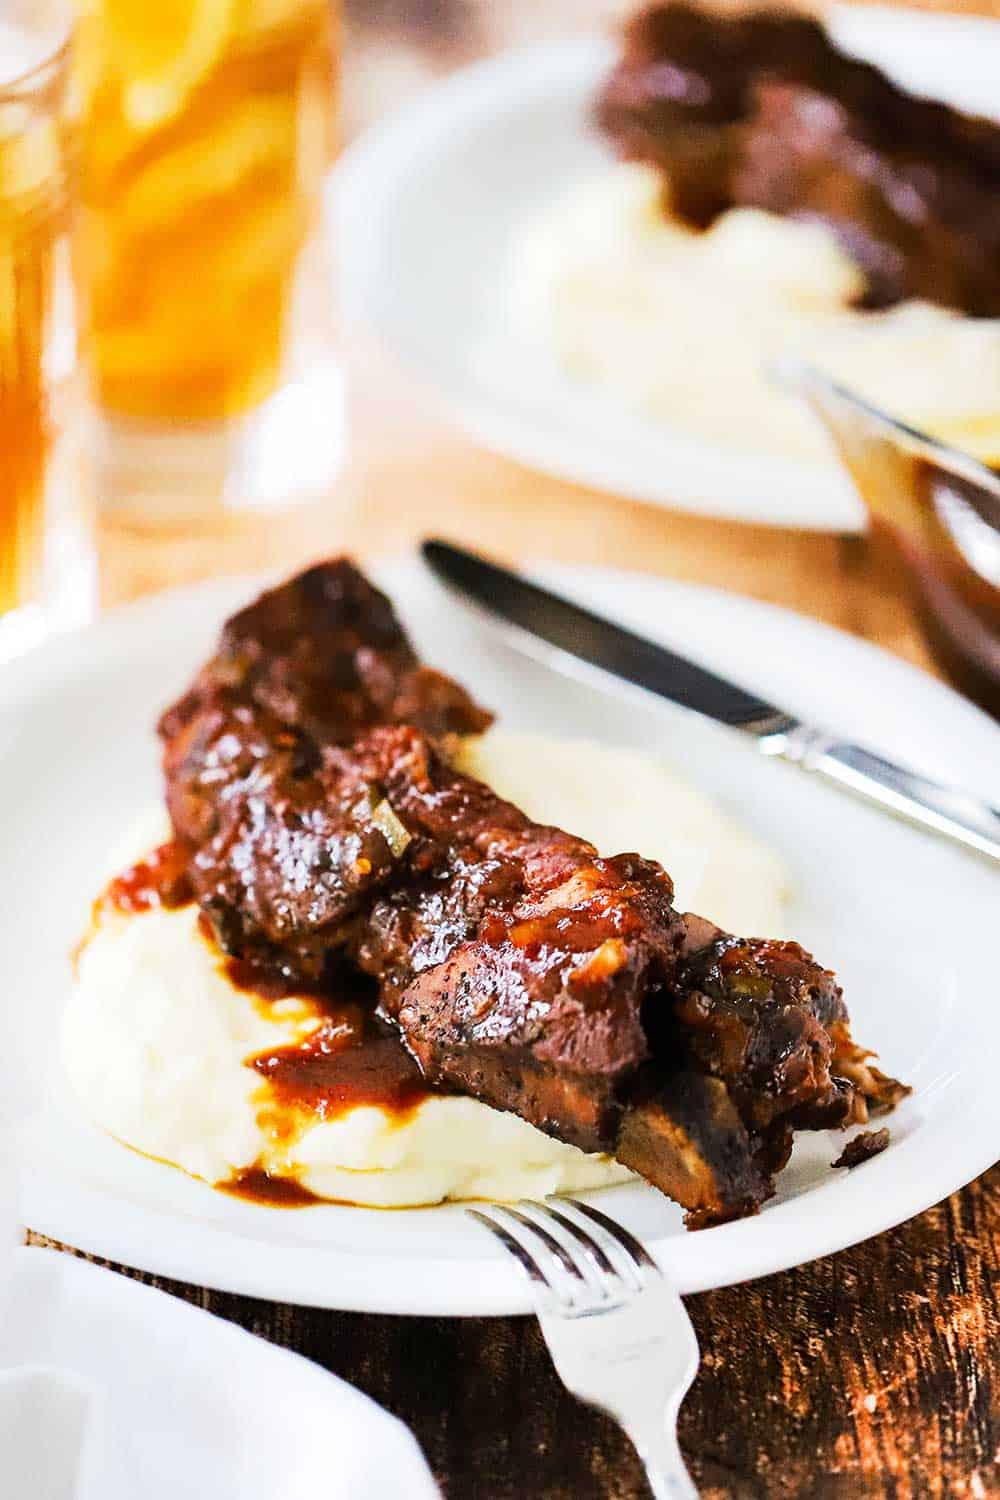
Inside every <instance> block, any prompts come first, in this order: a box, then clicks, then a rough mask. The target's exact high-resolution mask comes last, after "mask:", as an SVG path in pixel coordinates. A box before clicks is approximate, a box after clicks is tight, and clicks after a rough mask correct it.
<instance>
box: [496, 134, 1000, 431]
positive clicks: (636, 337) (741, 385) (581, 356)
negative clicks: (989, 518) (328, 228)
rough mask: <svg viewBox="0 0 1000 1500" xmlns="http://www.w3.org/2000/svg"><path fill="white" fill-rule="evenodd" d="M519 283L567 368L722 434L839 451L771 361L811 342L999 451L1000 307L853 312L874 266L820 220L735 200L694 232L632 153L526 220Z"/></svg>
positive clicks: (847, 375)
mask: <svg viewBox="0 0 1000 1500" xmlns="http://www.w3.org/2000/svg"><path fill="white" fill-rule="evenodd" d="M511 284H512V293H511V297H512V311H513V316H514V318H515V320H516V322H517V323H518V324H519V325H520V327H521V330H522V333H523V335H524V336H525V338H527V339H530V340H533V341H537V340H539V339H541V340H542V341H543V342H544V343H545V344H546V345H547V346H548V347H549V349H550V350H551V351H553V352H554V353H555V356H556V358H557V360H558V362H559V363H560V364H561V365H562V367H563V368H564V369H565V370H566V371H567V372H568V373H570V374H571V375H573V376H575V377H578V378H579V379H580V380H582V381H585V382H589V383H591V384H593V385H595V386H598V387H602V388H604V389H606V390H608V391H609V392H611V393H613V394H614V395H615V396H616V397H617V398H619V399H620V400H621V401H622V402H624V403H625V404H626V405H628V406H630V407H632V408H635V409H639V410H641V411H643V412H644V413H646V414H647V415H648V416H651V417H653V418H654V419H656V420H658V421H662V422H663V424H664V425H666V426H670V427H674V428H677V429H682V430H684V431H686V432H688V433H689V434H691V435H694V436H698V437H703V438H708V439H710V440H711V441H712V442H713V443H725V444H728V445H731V446H734V447H739V448H750V449H757V450H761V449H762V450H765V451H772V452H779V453H781V454H784V455H786V456H796V457H818V456H822V455H823V454H824V453H828V452H829V449H828V447H827V446H826V439H825V437H824V435H823V434H822V433H821V431H820V428H819V426H818V424H817V423H816V421H815V419H814V418H812V417H811V416H810V415H809V413H808V412H807V411H806V409H805V408H804V406H802V405H801V404H800V403H799V402H798V401H796V400H795V398H793V397H791V396H789V395H787V394H784V393H782V392H780V391H778V390H776V389H774V388H773V387H772V386H770V385H769V384H768V382H767V380H766V378H765V376H764V375H763V373H762V372H763V369H764V367H765V365H766V363H767V361H768V360H769V359H773V358H777V357H780V356H783V355H802V356H804V357H807V358H808V359H809V360H810V362H811V363H813V364H816V365H818V366H820V367H821V368H823V369H826V370H827V371H828V372H829V373H831V374H833V375H835V376H837V377H839V378H840V379H841V380H842V381H843V382H844V383H845V384H848V385H850V386H852V387H853V388H854V389H856V390H858V391H860V392H861V393H862V394H864V395H867V396H868V397H869V398H870V399H872V400H873V401H876V402H878V403H879V404H880V405H882V406H883V407H885V408H887V409H888V410H890V411H891V412H892V413H893V414H894V415H897V416H899V417H902V418H904V419H906V420H908V421H910V422H912V423H914V424H915V425H917V426H920V427H922V428H924V429H926V430H928V431H931V432H933V433H935V434H936V435H937V436H939V437H942V438H945V439H946V440H948V441H950V442H953V443H955V444H956V445H958V446H960V447H963V448H965V449H966V450H967V451H969V452H973V453H975V454H977V455H978V456H979V457H981V458H984V459H987V460H990V459H996V458H1000V320H984V319H971V318H966V317H963V316H961V315H959V314H957V313H953V312H949V311H948V310H947V309H944V308H940V307H934V306H931V305H930V304H929V303H922V302H908V303H905V304H902V305H900V306H897V307H894V308H890V309H888V310H887V311H884V312H878V313H871V312H868V313H859V312H856V311H853V310H852V309H851V307H850V305H849V304H850V303H851V301H852V300H853V299H854V298H856V297H857V296H858V294H859V293H860V292H862V291H863V289H864V276H863V274H862V272H861V271H860V270H859V269H858V268H857V266H855V264H854V263H853V262H852V261H851V259H850V258H849V256H848V255H847V254H846V252H845V251H844V250H842V249H841V248H840V246H839V245H838V244H837V241H836V239H835V238H834V236H833V235H832V234H831V233H830V231H829V230H827V229H825V228H824V227H823V226H822V225H819V224H808V223H804V222H801V223H800V222H796V221H794V220H791V219H782V218H779V217H777V216H775V215H772V214H769V213H765V212H763V211H760V210H757V209H750V208H738V209H731V210H729V212H727V213H725V214H723V215H722V216H721V217H720V218H719V219H718V220H717V221H716V222H715V224H714V225H712V227H711V228H710V229H708V230H706V231H705V232H704V233H696V232H692V231H691V230H689V229H687V228H686V227H685V226H684V225H683V224H681V223H680V222H679V221H678V220H675V219H671V218H669V217H668V215H666V214H665V213H664V212H663V206H662V178H661V176H660V174H659V173H658V172H656V171H655V170H653V169H652V168H649V167H646V166H642V165H638V164H628V163H625V164H618V165H616V166H614V167H611V168H609V169H607V170H606V171H605V172H604V173H603V175H600V176H598V177H596V178H594V179H592V180H589V181H585V182H583V183H581V184H578V185H577V186H575V187H574V188H572V189H571V190H570V191H569V192H568V193H567V194H566V195H565V196H564V197H563V198H562V199H561V200H559V201H558V202H557V203H556V204H555V206H554V207H553V208H552V209H551V210H549V212H548V213H547V215H546V217H545V218H544V219H543V220H542V221H541V222H540V223H538V224H537V225H535V226H533V227H532V228H531V229H530V230H529V231H528V233H527V234H526V235H525V236H524V239H523V241H522V242H521V244H520V245H519V246H518V247H517V250H516V253H515V256H514V265H513V268H512V283H511Z"/></svg>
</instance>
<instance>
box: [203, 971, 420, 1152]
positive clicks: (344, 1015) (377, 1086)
mask: <svg viewBox="0 0 1000 1500" xmlns="http://www.w3.org/2000/svg"><path fill="white" fill-rule="evenodd" d="M224 965H225V973H226V975H227V976H228V978H229V980H230V982H231V983H232V984H234V985H236V987H237V988H238V989H241V990H243V991H245V992H246V993H247V994H249V995H251V996H253V997H254V998H255V999H256V1000H257V1001H258V1002H263V1004H264V1005H265V1006H270V1005H273V1004H274V1003H276V1002H277V1001H280V1000H284V999H287V998H289V997H290V996H296V997H299V996H306V997H307V998H309V999H312V1000H314V1001H315V1002H316V1008H317V1010H318V1011H319V1012H320V1013H321V1014H322V1017H323V1019H322V1022H321V1024H320V1025H319V1026H318V1027H317V1028H316V1030H315V1031H313V1032H312V1033H311V1034H310V1035H309V1036H308V1037H306V1038H305V1040H304V1041H302V1042H295V1043H290V1044H289V1045H287V1046H284V1047H276V1048H275V1049H274V1050H273V1051H267V1052H261V1053H259V1054H258V1055H257V1056H256V1057H252V1058H248V1059H247V1062H248V1063H249V1065H250V1066H252V1067H253V1068H255V1069H256V1071H257V1072H258V1073H259V1074H260V1076H261V1077H262V1078H263V1079H264V1080H265V1081H266V1083H267V1085H268V1092H269V1096H270V1097H269V1101H268V1102H269V1105H270V1106H271V1108H270V1109H269V1111H268V1113H269V1115H270V1116H271V1124H272V1128H273V1129H276V1130H279V1132H280V1133H281V1134H286V1135H294V1134H296V1130H295V1128H294V1124H293V1123H292V1121H294V1120H295V1119H299V1120H300V1118H301V1116H302V1115H303V1114H305V1115H310V1116H312V1118H313V1119H318V1120H331V1119H333V1118H335V1117H336V1116H337V1115H338V1114H344V1113H346V1112H347V1111H348V1110H351V1109H356V1108H358V1107H359V1106H360V1105H373V1106H376V1107H377V1108H379V1109H382V1110H385V1111H386V1112H387V1113H388V1114H391V1115H393V1116H394V1117H395V1118H396V1119H397V1121H399V1122H402V1121H403V1120H405V1119H407V1118H408V1117H409V1116H410V1115H411V1114H412V1113H413V1111H414V1110H415V1109H416V1108H417V1107H418V1105H420V1104H422V1103H423V1101H424V1100H425V1099H426V1098H428V1097H429V1095H430V1093H431V1089H430V1088H429V1087H428V1085H427V1082H426V1080H425V1079H424V1076H423V1074H422V1073H421V1071H420V1068H419V1067H418V1065H417V1063H416V1062H415V1061H414V1060H413V1058H412V1057H411V1056H410V1054H409V1052H407V1050H406V1048H405V1047H404V1046H403V1043H402V1041H401V1040H400V1038H399V1034H398V1032H397V1031H396V1030H395V1029H394V1028H393V1027H392V1026H390V1025H389V1024H388V1022H386V1021H383V1020H382V1019H381V1018H380V1017H379V1016H378V1015H377V1014H376V1010H375V1005H376V993H375V986H374V984H373V982H372V981H371V980H370V979H368V977H367V976H366V975H363V974H359V973H358V972H357V971H353V970H351V969H349V968H348V967H347V966H346V965H345V966H343V968H340V969H337V970H335V971H334V972H333V973H331V974H330V975H328V976H327V977H326V978H325V979H324V980H323V981H320V982H318V983H316V984H313V985H303V983H302V981H301V980H299V979H291V978H289V977H287V976H286V975H284V974H281V973H280V972H278V971H277V970H275V969H272V968H268V967H266V966H264V965H261V964H259V963H255V962H253V961H251V960H248V959H240V958H227V959H225V960H224ZM282 1115H285V1116H290V1117H292V1120H291V1121H289V1127H288V1128H282V1126H281V1116H282Z"/></svg>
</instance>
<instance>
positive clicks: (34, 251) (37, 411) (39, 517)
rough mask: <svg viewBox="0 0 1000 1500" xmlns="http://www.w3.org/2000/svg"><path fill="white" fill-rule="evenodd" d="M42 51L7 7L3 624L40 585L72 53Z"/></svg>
mask: <svg viewBox="0 0 1000 1500" xmlns="http://www.w3.org/2000/svg"><path fill="white" fill-rule="evenodd" d="M35 50H36V49H35V48H34V47H33V46H32V45H31V43H30V40H29V39H28V38H27V37H25V36H24V35H23V33H21V32H20V31H19V30H18V29H17V28H16V27H15V26H14V25H13V24H12V23H10V22H9V21H8V20H7V13H6V12H5V10H4V7H3V6H2V5H0V69H2V70H3V71H2V72H0V455H2V458H0V627H2V625H3V620H4V617H5V616H9V615H10V614H11V612H12V611H14V610H17V609H19V608H20V607H21V606H23V605H28V604H32V603H34V602H36V601H37V599H38V597H39V594H40V590H41V568H42V545H43V539H44V510H45V481H46V473H47V469H48V461H49V454H50V445H51V431H50V425H51V424H50V420H49V402H48V369H47V345H48V341H49V331H50V323H51V318H50V312H51V307H52V289H53V277H54V269H55V255H56V247H57V244H58V241H59V237H60V235H61V233H62V230H63V227H64V217H65V192H64V175H63V167H62V162H63V151H62V125H61V104H62V97H63V87H64V83H63V74H64V61H65V58H64V55H63V54H62V53H61V52H56V53H55V54H50V55H49V56H48V57H47V58H44V59H43V61H41V62H36V63H32V62H31V60H30V59H31V57H32V54H33V53H34V51H35ZM18 58H21V59H22V64H21V66H19V65H18Z"/></svg>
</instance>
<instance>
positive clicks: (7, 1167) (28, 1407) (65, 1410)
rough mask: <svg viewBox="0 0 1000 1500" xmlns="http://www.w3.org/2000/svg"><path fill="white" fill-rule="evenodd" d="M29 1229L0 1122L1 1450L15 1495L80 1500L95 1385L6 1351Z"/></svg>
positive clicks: (8, 1490)
mask: <svg viewBox="0 0 1000 1500" xmlns="http://www.w3.org/2000/svg"><path fill="white" fill-rule="evenodd" d="M23 1239H24V1231H23V1229H22V1227H21V1223H20V1216H19V1214H18V1193H17V1170H16V1163H15V1157H14V1146H13V1141H12V1139H11V1133H10V1132H9V1131H7V1130H2V1129H0V1454H2V1455H3V1485H2V1492H3V1495H4V1496H5V1497H8V1496H9V1497H10V1500H20V1497H21V1496H22V1495H23V1496H25V1497H27V1496H31V1497H32V1500H80V1479H81V1473H82V1468H81V1465H82V1461H83V1457H84V1452H85V1448H86V1444H87V1437H88V1433H89V1431H90V1430H91V1428H92V1426H93V1422H92V1417H93V1406H94V1401H93V1398H94V1391H93V1389H92V1387H91V1385H90V1384H89V1383H88V1382H87V1381H85V1380H80V1379H78V1378H77V1377H76V1376H74V1375H72V1374H71V1373H70V1372H69V1371H67V1370H60V1369H54V1368H51V1367H49V1366H48V1365H46V1364H45V1363H44V1362H42V1361H40V1360H38V1359H37V1358H32V1357H29V1358H27V1359H23V1358H22V1359H16V1360H11V1359H7V1358H5V1355H4V1344H5V1342H6V1336H7V1334H8V1333H9V1331H10V1330H11V1328H12V1327H13V1326H14V1324H15V1323H16V1322H17V1321H18V1320H19V1319H21V1318H23V1316H24V1312H25V1309H24V1308H23V1306H22V1305H21V1304H22V1299H23V1297H24V1291H25V1289H24V1286H23V1283H22V1279H21V1277H20V1275H19V1264H20V1259H21V1257H22V1255H23V1253H24V1252H23V1251H21V1250H19V1248H18V1246H19V1245H20V1244H21V1243H22V1242H23Z"/></svg>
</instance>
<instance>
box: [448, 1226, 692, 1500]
mask: <svg viewBox="0 0 1000 1500" xmlns="http://www.w3.org/2000/svg"><path fill="white" fill-rule="evenodd" d="M567 1210H568V1212H567ZM466 1212H467V1213H468V1214H469V1215H470V1216H471V1217H472V1218H473V1219H476V1220H478V1221H479V1223H480V1224H483V1225H485V1227H486V1228H487V1229H488V1230H490V1232H491V1233H492V1234H493V1235H495V1237H496V1238H497V1239H498V1240H499V1241H500V1243H501V1245H503V1247H504V1249H505V1250H506V1251H507V1252H508V1253H509V1254H510V1255H512V1256H513V1257H514V1259H515V1260H516V1262H517V1264H518V1265H519V1266H520V1268H521V1270H522V1271H523V1272H524V1274H525V1275H526V1276H527V1277H528V1280H529V1281H530V1283H531V1290H532V1295H533V1297H534V1302H535V1312H536V1314H537V1316H538V1321H539V1324H540V1325H541V1329H542V1333H543V1334H544V1336H545V1342H546V1344H547V1345H548V1348H549V1353H550V1354H551V1355H552V1363H553V1364H554V1365H555V1367H556V1371H557V1373H558V1375H559V1378H560V1380H561V1381H562V1383H563V1385H564V1386H565V1387H566V1389H567V1390H568V1391H571V1392H572V1394H573V1395H574V1396H576V1397H578V1398H579V1399H580V1400H581V1401H586V1402H588V1404H589V1405H591V1406H598V1407H600V1408H601V1410H602V1411H606V1412H607V1413H608V1414H609V1415H610V1416H612V1417H614V1419H615V1421H616V1422H618V1423H619V1424H620V1425H621V1426H622V1427H623V1428H624V1429H625V1431H626V1432H627V1433H628V1435H629V1437H630V1438H631V1439H632V1442H633V1443H634V1444H635V1446H636V1449H637V1450H638V1453H639V1457H640V1458H641V1459H642V1461H643V1463H644V1465H645V1467H646V1475H647V1477H648V1479H649V1485H650V1489H651V1490H652V1492H653V1494H654V1496H655V1497H656V1500H668V1497H669V1500H697V1495H698V1491H697V1490H696V1489H695V1487H694V1485H693V1484H692V1482H691V1478H690V1475H689V1474H688V1471H687V1467H686V1465H685V1463H684V1459H683V1458H682V1456H681V1450H680V1447H679V1445H678V1442H677V1413H678V1410H679V1409H680V1404H681V1402H682V1400H683V1399H684V1397H685V1395H686V1394H687V1391H688V1389H689V1388H690V1385H691V1382H692V1380H693V1379H694V1377H695V1375H696V1373H697V1370H698V1341H697V1339H696V1338H695V1332H694V1329H693V1328H692V1327H691V1320H690V1318H689V1317H688V1315H687V1312H686V1310H685V1307H684V1303H683V1302H682V1301H681V1299H680V1296H679V1295H678V1293H677V1292H676V1291H674V1288H673V1287H672V1286H671V1284H670V1282H669V1281H668V1279H667V1277H666V1276H665V1275H664V1274H663V1272H662V1271H661V1270H660V1268H659V1266H658V1265H657V1264H656V1262H655V1261H654V1260H653V1258H652V1256H651V1255H650V1254H649V1252H648V1251H647V1250H646V1249H645V1247H644V1246H643V1245H642V1244H640V1242H639V1241H638V1240H637V1239H636V1238H635V1236H634V1235H632V1234H630V1233H629V1231H628V1230H627V1229H624V1228H623V1227H622V1226H621V1225H620V1224H618V1223H617V1222H616V1221H615V1220H614V1219H611V1218H609V1217H608V1215H607V1214H604V1213H601V1211H600V1210H599V1209H596V1208H591V1206H590V1205H589V1204H587V1203H578V1202H577V1201H576V1199H575V1198H560V1199H559V1206H558V1207H555V1206H554V1205H553V1204H552V1203H536V1202H523V1203H519V1204H518V1205H517V1206H516V1207H515V1206H513V1205H511V1204H501V1203H492V1204H490V1205H489V1206H488V1207H484V1208H470V1209H467V1210H466ZM581 1219H582V1220H584V1221H585V1222H582V1223H581Z"/></svg>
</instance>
